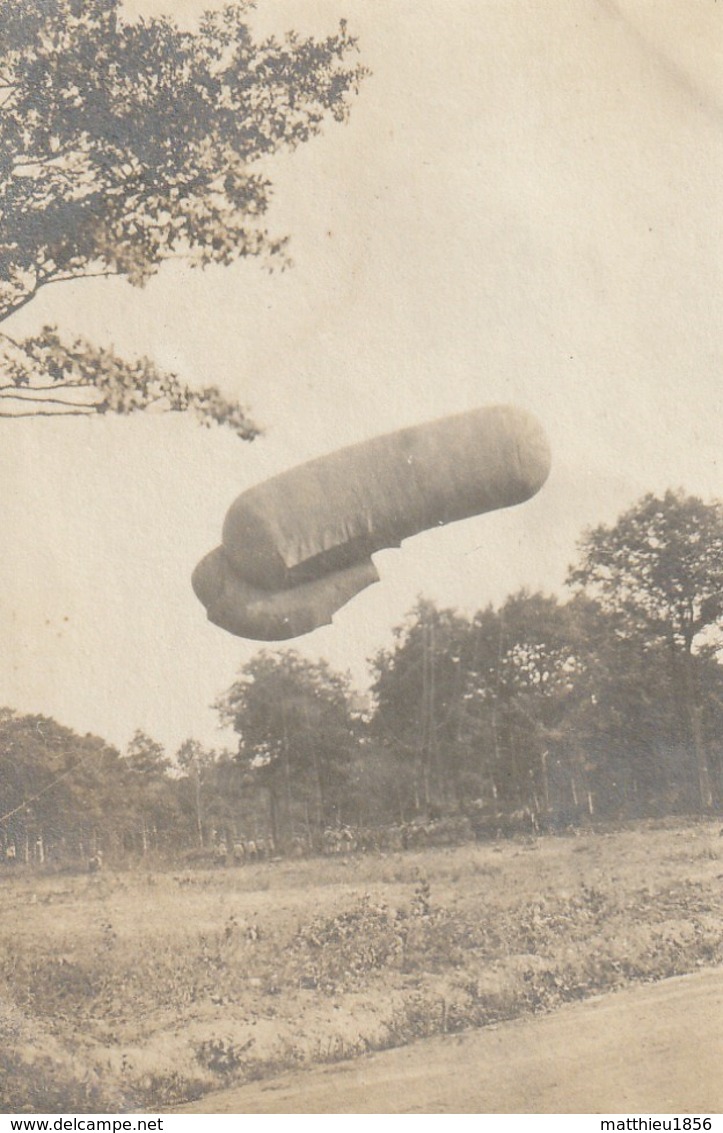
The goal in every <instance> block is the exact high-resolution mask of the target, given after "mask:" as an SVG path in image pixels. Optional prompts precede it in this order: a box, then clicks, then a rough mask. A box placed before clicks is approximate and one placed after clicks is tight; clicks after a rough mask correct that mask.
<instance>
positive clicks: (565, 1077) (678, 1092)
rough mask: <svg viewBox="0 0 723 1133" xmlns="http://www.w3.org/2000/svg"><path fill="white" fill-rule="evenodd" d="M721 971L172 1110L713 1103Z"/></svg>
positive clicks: (720, 1040) (464, 1109)
mask: <svg viewBox="0 0 723 1133" xmlns="http://www.w3.org/2000/svg"><path fill="white" fill-rule="evenodd" d="M722 1066H723V970H722V969H720V968H718V969H714V970H711V971H706V972H698V973H696V974H694V975H690V976H680V977H677V978H674V979H670V980H665V981H663V982H662V983H659V984H654V985H645V986H643V987H632V988H627V989H625V990H623V991H619V992H615V993H613V994H610V995H607V996H601V997H598V998H596V999H594V1000H590V1001H587V1002H585V1003H577V1004H571V1005H569V1006H566V1007H563V1008H561V1009H560V1010H559V1011H557V1012H555V1013H554V1014H551V1015H548V1016H546V1017H544V1018H534V1019H521V1020H515V1021H513V1022H509V1023H503V1024H500V1025H499V1026H497V1027H487V1028H484V1029H483V1030H481V1031H477V1032H472V1033H467V1034H463V1035H456V1036H452V1035H446V1036H440V1037H437V1038H432V1039H425V1040H423V1041H421V1042H417V1043H415V1044H414V1045H413V1046H410V1047H405V1048H402V1049H399V1050H391V1051H384V1052H381V1053H378V1054H372V1055H368V1056H366V1057H364V1058H361V1059H357V1060H356V1061H355V1062H353V1063H343V1064H337V1065H333V1066H325V1067H317V1068H315V1069H314V1070H308V1071H306V1072H302V1073H294V1074H286V1075H283V1076H281V1077H279V1078H277V1079H274V1080H273V1081H268V1082H262V1083H252V1084H250V1085H247V1086H242V1087H240V1088H238V1089H231V1090H224V1091H222V1092H220V1093H216V1094H214V1095H212V1096H211V1097H205V1098H203V1099H202V1100H200V1101H198V1102H196V1103H194V1104H191V1105H188V1106H183V1107H181V1108H179V1109H176V1110H174V1112H176V1113H243V1114H246V1113H287V1114H300V1113H643V1114H645V1113H697V1114H712V1113H720V1112H721V1110H722V1109H723V1074H721V1067H722Z"/></svg>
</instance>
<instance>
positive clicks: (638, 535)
mask: <svg viewBox="0 0 723 1133" xmlns="http://www.w3.org/2000/svg"><path fill="white" fill-rule="evenodd" d="M568 582H569V585H570V588H571V594H570V597H569V598H568V599H567V600H566V601H561V600H558V599H557V598H554V597H548V596H545V595H543V594H531V593H527V592H525V591H521V592H519V593H517V594H514V595H511V596H510V597H509V598H507V599H506V601H505V602H504V603H503V604H502V605H501V606H500V607H499V608H497V609H495V608H493V607H492V606H487V607H485V608H483V609H481V610H480V611H479V612H478V613H476V614H475V615H474V616H472V617H469V616H464V615H462V614H460V613H458V612H456V611H454V610H449V609H443V608H440V607H439V606H438V605H436V604H435V603H434V602H431V601H428V600H426V599H420V600H419V601H418V602H417V604H416V606H415V608H414V609H413V610H412V611H411V613H410V614H409V616H408V617H407V619H406V620H405V622H404V623H403V624H402V625H400V626H398V627H397V628H396V629H395V630H394V639H393V643H392V645H391V646H390V647H388V648H386V649H383V650H380V651H379V652H378V653H377V655H376V657H375V658H374V659H373V661H372V683H371V692H370V696H369V697H367V698H362V697H360V696H359V695H358V694H357V693H355V692H354V690H353V689H352V688H351V686H350V684H349V681H348V679H347V678H346V677H345V676H344V675H342V674H340V673H337V672H335V671H334V670H333V669H332V668H331V667H330V666H329V665H328V664H327V663H326V662H324V661H316V662H314V661H310V660H307V659H305V658H303V657H301V656H300V655H299V654H298V653H297V652H295V651H294V650H284V651H278V652H274V653H271V652H268V651H266V650H262V651H260V652H259V653H258V654H257V655H256V656H255V657H254V658H252V660H251V661H250V662H249V663H248V664H247V665H246V666H245V667H244V668H243V669H242V671H241V673H240V674H239V678H238V680H237V681H236V682H235V683H234V684H233V686H232V687H231V688H230V689H229V690H228V691H227V692H226V693H225V694H224V695H223V696H222V697H221V698H220V700H219V702H218V704H217V709H218V711H219V716H220V720H221V721H222V722H223V723H225V724H229V725H231V726H232V728H233V729H234V731H235V733H236V734H237V737H238V745H237V748H236V750H234V751H228V750H224V751H214V750H210V749H208V748H206V747H204V746H203V745H202V744H200V743H198V742H197V741H196V740H193V739H189V740H187V741H186V742H185V743H184V744H183V745H182V746H181V747H180V749H179V750H178V751H177V752H176V753H175V755H174V757H173V758H170V757H169V756H168V755H167V754H166V753H165V752H164V750H163V748H162V746H161V745H160V744H158V743H157V742H156V741H155V740H153V739H152V738H151V737H149V736H147V735H145V734H144V733H143V732H140V731H139V732H137V733H136V734H135V736H134V737H133V739H132V741H131V743H130V744H129V746H128V748H127V750H126V751H125V752H124V753H121V752H119V751H118V750H117V749H115V748H114V747H112V746H111V745H109V744H107V743H106V742H105V741H103V740H102V739H99V738H98V737H95V736H91V735H87V736H80V735H78V734H76V733H75V732H73V731H71V730H70V729H68V728H65V727H63V726H61V725H60V724H58V723H56V722H55V721H54V720H51V719H48V718H46V717H43V716H27V715H26V716H23V715H20V714H18V713H16V712H13V711H12V710H10V709H3V710H0V807H1V810H2V813H1V814H0V819H1V820H2V821H1V822H0V844H1V847H2V852H3V857H4V860H5V861H6V862H10V863H12V862H13V861H15V862H17V861H19V860H21V861H22V860H25V861H31V862H35V863H42V862H43V861H49V860H55V861H59V862H62V861H68V862H76V861H79V860H80V861H82V860H84V859H88V860H89V859H90V858H91V857H93V856H94V855H95V854H97V852H98V851H99V850H100V851H101V852H102V853H103V854H106V855H107V856H108V860H116V861H120V860H123V859H126V860H131V859H134V858H144V857H147V856H148V855H159V856H163V857H177V856H178V855H179V854H181V853H185V854H187V855H188V857H189V859H192V858H193V856H194V854H195V855H196V856H197V857H198V859H199V860H205V859H206V858H208V857H209V856H210V855H213V856H216V857H219V858H222V859H224V860H226V859H227V858H228V859H230V858H231V857H232V856H233V851H234V847H236V848H237V849H238V848H239V847H240V848H241V849H243V847H244V846H245V845H246V844H249V845H254V846H255V847H260V846H264V847H265V848H266V850H267V852H270V851H271V849H273V852H287V853H288V852H296V851H297V850H299V847H301V848H302V850H314V849H316V850H320V849H324V848H328V847H329V845H331V844H332V843H333V832H334V831H342V830H351V831H356V835H355V840H354V844H355V845H364V844H374V839H373V838H372V837H371V835H369V831H374V830H380V829H383V828H392V827H395V828H397V829H401V830H404V829H405V828H407V827H414V826H415V824H420V823H426V824H427V825H428V826H430V825H431V826H432V827H434V825H435V824H442V825H443V824H444V822H445V821H447V822H448V823H451V825H450V827H449V828H450V829H453V830H457V831H459V830H461V829H463V827H462V826H460V825H459V822H458V824H457V825H456V826H455V825H454V822H455V820H459V819H462V818H464V819H466V820H467V823H468V826H467V829H469V830H470V831H477V833H480V832H490V833H491V832H494V831H495V830H502V831H503V832H504V831H505V830H506V829H510V828H511V827H510V826H509V824H506V822H505V819H506V817H509V816H512V815H519V814H525V815H528V816H529V817H530V820H531V823H532V827H533V828H536V829H545V828H550V829H555V828H559V827H564V826H566V825H570V824H572V825H575V824H579V823H583V822H589V821H594V820H599V819H607V818H634V817H638V816H646V815H666V814H677V813H710V812H712V811H720V809H721V808H722V806H723V666H722V665H721V661H720V652H719V649H720V637H719V630H720V625H721V617H722V615H723V512H722V510H721V507H720V505H718V504H717V503H711V504H706V503H703V502H702V501H701V500H699V499H696V498H694V497H687V496H685V495H684V494H683V493H682V492H668V493H666V494H665V496H663V497H662V498H656V497H654V496H652V495H650V496H646V497H645V498H644V499H643V500H641V501H640V502H639V503H638V504H637V505H636V506H635V507H634V508H632V509H630V511H628V512H626V513H625V514H624V515H623V516H622V517H621V518H620V519H619V520H618V522H617V523H616V524H614V525H613V526H610V527H604V526H602V527H598V528H596V529H595V530H591V531H588V532H587V533H586V534H585V535H584V537H583V539H582V541H581V543H580V548H579V559H578V562H577V564H576V566H575V567H574V568H572V569H571V571H570V575H569V579H568ZM363 832H367V833H366V834H364V833H363ZM330 839H331V841H330ZM334 844H338V845H340V846H343V845H344V842H343V840H342V841H339V842H338V843H334ZM349 844H351V842H350V843H349Z"/></svg>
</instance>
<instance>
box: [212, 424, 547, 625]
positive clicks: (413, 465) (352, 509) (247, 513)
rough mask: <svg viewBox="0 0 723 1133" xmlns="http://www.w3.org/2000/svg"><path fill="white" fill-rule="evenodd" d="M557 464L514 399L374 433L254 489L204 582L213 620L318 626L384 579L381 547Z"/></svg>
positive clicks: (231, 517)
mask: <svg viewBox="0 0 723 1133" xmlns="http://www.w3.org/2000/svg"><path fill="white" fill-rule="evenodd" d="M549 470H550V452H549V447H548V444H547V440H546V438H545V435H544V433H543V431H542V429H541V427H540V425H539V424H538V422H537V421H536V420H535V418H534V417H532V416H531V415H530V414H529V413H526V412H524V411H523V410H520V409H515V408H514V407H511V406H491V407H488V408H485V409H475V410H471V411H470V412H468V413H460V414H456V415H455V416H453V417H445V418H443V419H442V420H439V421H431V422H429V423H427V424H424V425H417V426H413V427H412V428H408V429H401V430H400V431H399V432H396V433H389V434H386V435H384V436H381V437H375V438H374V439H372V440H369V441H364V442H362V443H361V444H357V445H352V446H350V447H349V448H343V449H339V450H338V451H337V452H334V453H331V454H329V455H328V456H322V457H319V458H318V459H316V460H311V461H309V462H308V463H307V464H302V465H299V466H298V467H297V468H292V469H290V470H289V471H288V472H282V473H281V474H280V475H278V476H274V477H272V478H271V479H270V480H266V481H265V482H263V483H261V484H258V485H256V486H255V487H253V488H250V489H248V491H246V492H243V493H242V494H241V495H240V496H239V497H238V499H237V500H236V501H235V502H234V503H233V504H232V505H231V507H230V509H229V511H228V514H227V516H226V521H225V523H224V526H223V537H222V546H221V547H219V548H217V549H216V551H213V552H211V554H210V555H207V556H206V557H205V558H204V559H203V560H202V561H201V562H200V563H199V565H198V567H197V568H196V570H195V571H194V575H193V588H194V590H195V592H196V595H197V596H198V598H199V599H200V600H201V602H202V603H203V604H204V606H205V607H206V609H207V612H208V617H209V619H210V620H211V621H212V622H214V623H215V624H216V625H220V626H222V627H223V628H224V629H227V630H228V631H229V632H230V633H234V634H236V635H238V636H240V637H251V638H255V639H257V640H262V641H278V640H283V639H284V638H288V637H296V636H299V635H300V634H303V633H309V632H310V631H311V630H313V629H316V628H317V627H318V626H320V625H327V624H328V623H329V622H330V621H331V618H332V614H333V613H334V612H335V611H336V610H338V609H339V608H340V607H341V606H343V605H344V604H345V603H346V602H348V601H349V599H350V598H352V597H353V596H354V594H356V593H358V592H359V591H360V590H362V589H364V587H366V586H369V585H370V584H371V583H372V582H375V581H377V580H378V575H377V572H376V568H375V567H374V564H373V562H372V561H371V555H372V554H373V553H374V552H375V551H380V550H382V549H384V548H386V547H398V546H399V544H400V543H401V542H402V540H403V539H408V538H409V537H410V536H412V535H417V534H419V533H420V532H421V531H426V530H427V529H429V528H431V527H437V526H442V525H444V524H447V523H453V522H455V521H457V520H461V519H467V518H469V517H471V516H473V515H481V514H482V513H484V512H488V511H494V510H496V509H498V508H505V507H512V506H514V505H515V504H519V503H523V502H524V501H525V500H528V499H530V497H531V496H534V495H535V493H536V492H537V491H539V489H540V488H541V487H542V485H543V484H544V482H545V480H546V479H547V476H548V473H549Z"/></svg>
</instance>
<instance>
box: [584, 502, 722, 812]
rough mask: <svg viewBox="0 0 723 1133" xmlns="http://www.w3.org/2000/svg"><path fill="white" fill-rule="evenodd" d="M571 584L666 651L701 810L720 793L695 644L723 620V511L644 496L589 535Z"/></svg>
mask: <svg viewBox="0 0 723 1133" xmlns="http://www.w3.org/2000/svg"><path fill="white" fill-rule="evenodd" d="M580 552H581V557H580V563H579V565H578V566H577V567H576V568H574V569H573V570H571V572H570V582H571V583H572V584H573V585H577V586H578V587H581V588H582V589H583V590H585V592H586V593H588V594H589V595H591V596H592V597H593V598H595V599H596V600H597V601H598V602H599V603H600V606H601V609H602V611H603V612H604V613H605V614H606V615H607V616H608V617H609V618H610V619H612V621H613V623H614V625H615V628H616V631H617V634H618V636H619V637H620V638H623V639H628V640H630V641H632V642H634V643H636V644H637V648H638V649H639V650H643V651H644V652H645V654H646V655H647V656H651V655H652V652H653V650H655V648H656V646H657V645H658V644H659V643H661V642H662V643H664V644H666V645H667V647H668V666H667V679H666V682H665V683H666V685H667V689H668V696H669V697H670V703H671V704H672V705H673V706H675V707H677V710H678V715H679V720H680V728H679V730H680V731H681V733H685V738H686V740H687V748H688V750H689V751H691V752H692V753H693V755H694V758H695V763H696V767H697V775H698V791H699V799H700V805H701V806H702V807H704V808H710V807H711V806H712V805H713V801H714V794H715V791H714V789H713V784H712V782H711V774H710V767H709V745H708V743H707V742H706V738H705V734H704V731H705V722H704V718H703V717H704V709H705V705H704V698H703V696H702V685H701V675H702V674H701V670H702V666H703V658H702V657H699V656H696V643H699V642H700V640H701V636H702V635H703V634H704V633H705V631H709V632H712V631H713V630H714V629H715V628H716V627H717V628H720V625H721V620H722V619H723V508H722V507H721V505H720V504H719V503H718V502H713V503H705V502H704V501H703V500H701V499H699V498H698V497H696V496H686V495H685V493H684V492H682V491H677V492H674V491H668V492H666V493H665V495H664V496H663V497H660V498H659V497H656V496H654V495H652V494H649V495H647V496H645V497H644V498H643V499H642V500H640V501H639V502H638V503H637V504H636V505H635V506H634V507H632V508H630V509H629V510H628V511H627V512H625V514H624V515H622V516H621V517H620V518H619V519H618V521H617V522H616V523H615V524H613V525H612V526H611V527H606V526H600V527H597V528H595V529H594V530H592V531H589V532H587V534H586V535H585V536H584V538H583V540H582V542H581V544H580Z"/></svg>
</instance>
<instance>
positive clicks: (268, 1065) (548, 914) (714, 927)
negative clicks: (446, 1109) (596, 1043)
mask: <svg viewBox="0 0 723 1133" xmlns="http://www.w3.org/2000/svg"><path fill="white" fill-rule="evenodd" d="M719 830H720V823H719V822H718V823H709V822H703V823H691V824H685V823H673V822H672V821H671V822H665V823H663V822H661V823H657V824H654V823H649V824H646V825H641V826H638V827H636V828H632V827H631V828H628V829H621V830H617V831H611V830H608V831H598V832H586V833H584V834H581V835H579V836H577V837H574V836H566V837H544V838H540V839H538V840H536V841H534V842H531V841H530V842H522V841H519V842H514V841H511V842H504V843H500V844H497V845H494V844H490V845H477V846H475V845H466V846H460V847H455V848H450V849H434V850H425V851H419V852H407V853H404V854H401V853H400V854H388V855H386V856H371V855H369V856H353V857H349V858H348V859H344V858H340V857H334V858H326V859H313V860H307V861H293V862H292V861H288V862H287V861H281V862H274V863H263V864H258V865H252V866H247V867H245V868H239V869H219V870H216V871H208V872H205V871H204V872H201V871H199V872H188V871H175V872H174V871H173V870H170V871H156V872H148V871H143V870H136V871H134V872H131V871H128V872H117V873H114V872H112V871H106V872H104V873H103V874H100V875H94V876H73V875H71V874H62V875H61V874H55V875H53V874H46V875H42V874H37V873H36V874H29V873H28V874H25V873H23V872H22V871H18V872H17V873H13V872H12V871H10V870H6V871H5V872H4V873H3V874H2V875H0V900H1V901H2V919H1V921H0V970H1V971H2V985H3V990H2V999H1V1001H0V1110H2V1111H3V1112H7V1111H11V1112H12V1111H15V1112H21V1111H22V1112H43V1111H49V1112H71V1113H72V1112H88V1111H98V1110H101V1111H123V1110H126V1111H133V1110H136V1111H144V1110H149V1111H154V1110H156V1109H161V1108H167V1109H173V1107H174V1105H177V1104H179V1103H181V1102H182V1101H184V1100H188V1099H191V1098H197V1097H201V1096H203V1094H204V1093H206V1092H208V1091H210V1090H214V1089H217V1088H219V1087H222V1086H228V1085H231V1084H234V1083H240V1082H245V1081H249V1080H252V1079H256V1078H261V1077H266V1076H269V1075H273V1074H275V1073H278V1072H280V1071H282V1070H285V1069H289V1068H291V1067H305V1066H309V1065H313V1064H316V1063H319V1062H328V1061H333V1060H337V1059H342V1058H351V1057H354V1056H355V1055H358V1054H361V1053H363V1052H365V1051H368V1050H375V1049H377V1050H378V1049H383V1048H387V1047H392V1046H400V1045H403V1044H405V1043H408V1042H411V1041H413V1040H414V1039H416V1038H419V1037H421V1036H427V1035H431V1034H436V1033H445V1032H448V1033H451V1032H458V1031H461V1030H466V1029H468V1028H472V1027H479V1026H484V1025H487V1024H490V1023H493V1022H497V1021H500V1020H503V1019H511V1018H515V1017H518V1016H522V1015H526V1014H531V1013H535V1012H544V1011H549V1010H551V1009H553V1008H554V1007H556V1006H558V1005H560V1004H562V1003H565V1002H569V1001H571V1000H576V999H583V998H585V997H587V996H591V995H595V994H600V993H604V992H606V991H609V990H611V989H613V988H619V987H622V986H624V985H626V984H630V983H634V982H636V981H649V980H659V979H664V978H665V977H667V976H671V975H677V974H682V973H685V972H690V971H694V970H695V969H696V968H699V967H703V966H710V965H716V964H720V963H721V962H723V921H722V920H721V910H722V907H723V894H722V892H721V880H722V879H723V841H722V840H721V839H720V838H719Z"/></svg>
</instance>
